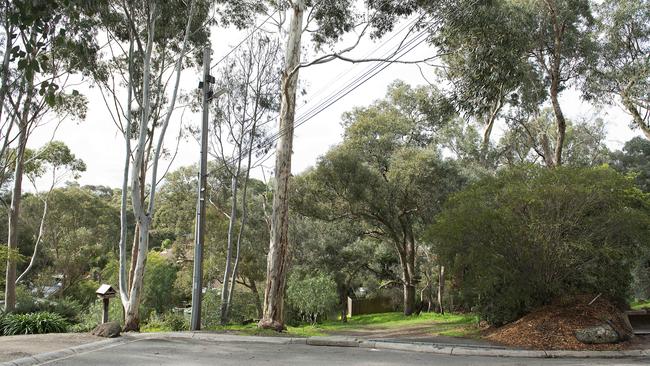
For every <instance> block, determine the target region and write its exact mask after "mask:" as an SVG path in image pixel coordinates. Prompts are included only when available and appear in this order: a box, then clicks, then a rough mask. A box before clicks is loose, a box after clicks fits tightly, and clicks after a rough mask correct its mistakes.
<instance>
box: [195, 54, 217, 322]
mask: <svg viewBox="0 0 650 366" xmlns="http://www.w3.org/2000/svg"><path fill="white" fill-rule="evenodd" d="M210 52H211V48H210V47H209V46H206V47H205V49H204V50H203V81H202V82H201V83H199V89H201V90H202V91H203V106H202V108H203V122H202V124H201V160H200V166H199V192H198V193H199V194H198V202H197V204H196V228H195V234H194V272H193V278H192V319H191V322H190V330H193V331H194V330H200V329H201V296H202V294H203V283H202V282H203V281H202V279H203V243H204V241H205V200H206V189H207V188H206V186H207V180H208V179H207V178H208V113H209V102H210V100H211V99H212V88H211V87H210V85H211V84H213V83H214V77H213V76H210V63H211V62H212V61H211V59H210Z"/></svg>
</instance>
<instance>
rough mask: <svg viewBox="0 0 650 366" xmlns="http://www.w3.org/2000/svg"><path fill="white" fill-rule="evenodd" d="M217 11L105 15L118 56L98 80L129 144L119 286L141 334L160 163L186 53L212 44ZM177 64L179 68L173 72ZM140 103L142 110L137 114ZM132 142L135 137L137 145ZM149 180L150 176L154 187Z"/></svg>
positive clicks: (129, 6)
mask: <svg viewBox="0 0 650 366" xmlns="http://www.w3.org/2000/svg"><path fill="white" fill-rule="evenodd" d="M209 8H210V4H209V3H208V2H206V1H199V0H192V1H190V2H183V1H156V0H146V1H126V2H118V1H116V2H113V3H111V8H110V11H108V12H106V13H104V14H102V15H103V20H104V25H105V26H106V35H107V37H108V40H109V45H110V47H111V48H110V49H111V58H110V59H109V60H108V61H107V62H105V63H104V64H103V65H102V66H103V67H102V68H100V69H99V70H98V71H97V72H95V73H94V75H93V76H94V78H95V81H96V83H97V84H98V85H99V86H100V89H101V90H102V92H103V94H102V95H103V96H104V100H105V102H106V105H107V107H108V110H109V112H110V114H111V117H112V118H113V121H114V122H115V123H116V125H117V126H118V128H119V129H120V131H121V132H122V133H123V135H124V141H125V160H124V174H123V180H122V197H121V213H120V220H121V223H122V224H121V235H120V245H119V248H120V270H119V288H120V298H121V300H122V304H123V306H124V310H125V325H124V329H125V330H126V331H129V330H137V329H139V322H140V317H139V306H140V301H141V298H142V288H143V280H144V269H145V268H144V267H145V263H146V259H147V253H148V246H149V230H150V228H151V223H152V220H153V217H154V211H155V203H156V197H155V194H156V190H157V185H158V182H159V177H158V164H159V161H160V159H161V156H162V155H163V149H164V145H163V143H164V140H165V135H166V132H167V129H168V127H169V124H170V121H171V117H172V115H173V112H174V109H175V105H176V101H177V98H178V89H179V84H180V77H181V72H182V71H183V69H184V67H185V65H186V64H187V62H186V60H187V59H189V58H186V57H185V56H186V55H187V54H188V53H189V51H190V46H191V45H202V44H204V43H205V42H206V38H207V30H206V29H205V28H204V27H203V24H204V23H205V22H206V21H207V20H208V19H209V14H208V13H209ZM181 15H182V16H181ZM170 65H171V67H172V68H173V70H169V67H170ZM116 79H117V81H116ZM172 79H173V82H172V85H171V86H169V87H168V81H169V80H172ZM168 93H169V94H171V95H169V96H168ZM133 103H135V104H136V105H137V111H138V112H139V113H133V109H134V105H133ZM163 111H164V112H163ZM132 139H134V140H135V145H134V146H133V148H132V146H131V142H132V141H131V140H132ZM129 172H131V175H130V185H129ZM147 179H150V181H149V183H148V185H147V184H146V180H147ZM129 192H130V196H131V205H132V210H133V214H134V217H135V220H136V234H135V235H134V245H133V247H132V256H131V272H130V281H127V264H128V261H127V253H126V238H127V230H128V225H127V204H128V200H127V197H128V194H129Z"/></svg>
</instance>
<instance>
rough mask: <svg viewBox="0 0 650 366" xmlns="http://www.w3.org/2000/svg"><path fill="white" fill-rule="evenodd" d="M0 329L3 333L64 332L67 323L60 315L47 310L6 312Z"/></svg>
mask: <svg viewBox="0 0 650 366" xmlns="http://www.w3.org/2000/svg"><path fill="white" fill-rule="evenodd" d="M0 329H2V334H4V335H18V334H44V333H65V332H66V331H67V329H68V323H67V322H66V321H65V319H64V318H63V317H62V316H61V315H59V314H54V313H48V312H40V313H29V314H7V315H5V316H4V317H3V318H2V323H0Z"/></svg>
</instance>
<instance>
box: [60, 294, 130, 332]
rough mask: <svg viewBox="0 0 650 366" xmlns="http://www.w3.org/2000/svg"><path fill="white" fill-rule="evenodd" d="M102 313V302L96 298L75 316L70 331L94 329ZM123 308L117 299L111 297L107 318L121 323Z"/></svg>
mask: <svg viewBox="0 0 650 366" xmlns="http://www.w3.org/2000/svg"><path fill="white" fill-rule="evenodd" d="M103 313H104V304H103V303H102V301H100V300H96V301H95V302H94V303H92V304H90V306H88V307H87V308H86V309H85V310H83V311H81V312H79V314H78V316H77V318H78V323H77V324H74V325H73V326H72V327H70V331H71V332H74V333H85V332H90V331H91V330H93V329H95V327H96V326H97V325H99V324H101V322H102V315H103ZM123 316H124V309H123V308H122V303H121V302H120V300H119V299H112V300H111V301H110V302H109V305H108V320H109V321H112V322H118V323H120V324H123V323H124V322H123Z"/></svg>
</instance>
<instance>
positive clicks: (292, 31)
mask: <svg viewBox="0 0 650 366" xmlns="http://www.w3.org/2000/svg"><path fill="white" fill-rule="evenodd" d="M292 11H293V14H292V18H291V23H290V26H289V27H290V28H289V37H288V40H287V54H286V60H285V69H284V71H283V75H282V87H281V94H282V97H281V98H282V101H281V102H282V104H281V106H280V126H279V128H280V136H281V137H280V140H279V142H278V145H277V148H276V160H275V182H274V192H273V213H272V217H271V241H270V245H269V254H268V257H267V270H266V288H265V291H264V315H263V317H262V319H261V320H260V322H259V324H258V326H259V327H262V328H272V329H276V330H281V329H283V328H284V314H283V313H284V292H285V286H286V276H287V269H288V265H289V240H288V237H287V234H288V231H289V200H288V199H289V177H290V175H291V153H292V145H293V129H294V118H295V112H296V89H297V87H298V71H297V68H298V66H299V65H300V51H301V49H300V48H301V47H300V46H301V37H302V23H303V15H304V11H305V3H304V1H303V0H297V1H294V2H293V4H292Z"/></svg>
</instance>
